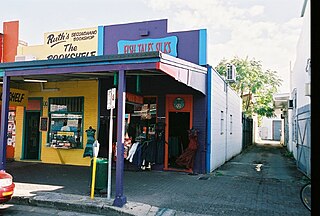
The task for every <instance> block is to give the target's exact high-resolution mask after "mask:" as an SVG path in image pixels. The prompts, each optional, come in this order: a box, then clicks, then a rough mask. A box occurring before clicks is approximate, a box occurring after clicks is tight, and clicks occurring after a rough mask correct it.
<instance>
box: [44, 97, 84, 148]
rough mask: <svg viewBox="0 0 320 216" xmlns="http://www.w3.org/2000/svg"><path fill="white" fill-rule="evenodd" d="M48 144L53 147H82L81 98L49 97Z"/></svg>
mask: <svg viewBox="0 0 320 216" xmlns="http://www.w3.org/2000/svg"><path fill="white" fill-rule="evenodd" d="M49 117H50V128H49V140H48V141H49V144H50V146H51V147H54V148H66V149H68V148H82V133H83V130H82V126H83V125H82V123H83V98H78V97H68V98H49Z"/></svg>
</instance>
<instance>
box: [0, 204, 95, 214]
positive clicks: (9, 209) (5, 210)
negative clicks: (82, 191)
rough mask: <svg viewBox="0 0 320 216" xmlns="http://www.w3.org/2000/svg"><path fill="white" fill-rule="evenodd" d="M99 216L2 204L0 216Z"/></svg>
mask: <svg viewBox="0 0 320 216" xmlns="http://www.w3.org/2000/svg"><path fill="white" fill-rule="evenodd" d="M2 215H5V216H14V215H19V216H21V215H23V216H44V215H46V216H51V215H52V216H53V215H55V216H98V215H97V214H88V213H79V212H73V211H62V210H57V209H54V208H44V207H37V206H27V205H16V204H14V205H12V204H2V205H0V216H2Z"/></svg>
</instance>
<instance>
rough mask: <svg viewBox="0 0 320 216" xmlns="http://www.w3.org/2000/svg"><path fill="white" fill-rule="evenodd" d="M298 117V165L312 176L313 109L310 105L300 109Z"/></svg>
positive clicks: (306, 173)
mask: <svg viewBox="0 0 320 216" xmlns="http://www.w3.org/2000/svg"><path fill="white" fill-rule="evenodd" d="M295 119H296V124H295V126H296V128H295V129H296V131H297V133H296V134H295V135H296V141H297V167H298V169H299V170H300V171H301V172H303V173H304V174H305V175H306V176H308V177H309V178H311V111H310V105H306V106H304V107H301V108H299V109H298V113H297V115H296V117H295Z"/></svg>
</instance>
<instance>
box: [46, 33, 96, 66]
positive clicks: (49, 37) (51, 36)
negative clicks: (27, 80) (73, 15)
mask: <svg viewBox="0 0 320 216" xmlns="http://www.w3.org/2000/svg"><path fill="white" fill-rule="evenodd" d="M44 47H45V57H44V59H48V60H51V59H64V58H79V57H90V56H97V55H98V27H95V28H85V29H76V30H66V31H58V32H49V33H45V34H44Z"/></svg>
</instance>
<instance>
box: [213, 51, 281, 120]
mask: <svg viewBox="0 0 320 216" xmlns="http://www.w3.org/2000/svg"><path fill="white" fill-rule="evenodd" d="M227 64H233V65H235V67H236V82H235V83H231V84H230V87H231V88H232V89H233V90H234V91H236V92H237V94H238V95H239V96H240V97H241V98H242V110H243V112H244V113H245V114H246V115H247V116H251V117H252V115H253V114H254V113H256V114H258V116H260V117H261V116H266V117H274V116H275V115H274V106H273V94H275V93H277V92H278V87H280V85H281V83H282V80H281V79H280V78H279V77H278V75H277V72H276V71H271V70H267V71H263V70H262V64H261V61H257V60H255V59H251V60H250V59H248V57H246V58H245V59H240V58H238V57H235V58H233V59H231V60H230V61H228V60H226V59H223V60H221V62H220V63H219V64H218V65H217V67H216V68H215V70H216V71H217V72H218V73H219V74H220V75H222V76H223V77H225V76H226V70H227Z"/></svg>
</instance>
